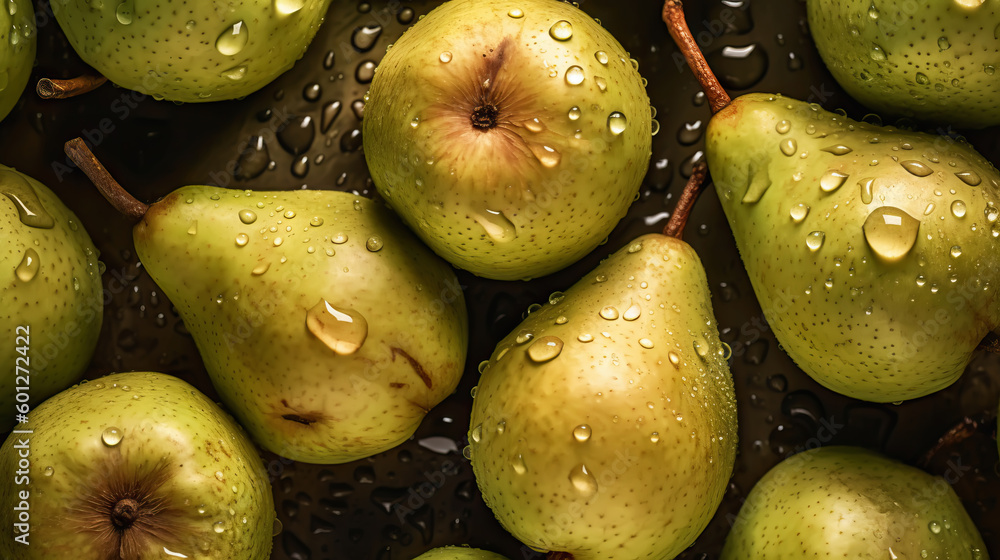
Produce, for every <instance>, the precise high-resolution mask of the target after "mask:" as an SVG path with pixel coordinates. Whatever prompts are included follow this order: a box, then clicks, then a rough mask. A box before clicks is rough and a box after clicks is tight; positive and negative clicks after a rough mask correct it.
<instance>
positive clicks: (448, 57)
mask: <svg viewBox="0 0 1000 560" xmlns="http://www.w3.org/2000/svg"><path fill="white" fill-rule="evenodd" d="M438 60H440V61H441V62H443V63H444V64H448V63H449V62H451V52H450V51H444V52H443V53H441V54H440V55H439V56H438Z"/></svg>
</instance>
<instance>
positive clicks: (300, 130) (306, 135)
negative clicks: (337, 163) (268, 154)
mask: <svg viewBox="0 0 1000 560" xmlns="http://www.w3.org/2000/svg"><path fill="white" fill-rule="evenodd" d="M275 137H277V139H278V143H279V144H281V147H282V148H284V149H285V151H286V152H288V153H290V154H292V155H293V156H297V155H300V154H303V153H305V152H306V151H307V150H309V147H310V146H312V143H313V140H314V139H315V138H316V124H315V123H314V122H313V119H312V117H309V116H305V117H291V118H289V119H288V120H287V121H285V122H284V123H282V124H281V126H280V127H279V128H278V131H277V133H276V134H275Z"/></svg>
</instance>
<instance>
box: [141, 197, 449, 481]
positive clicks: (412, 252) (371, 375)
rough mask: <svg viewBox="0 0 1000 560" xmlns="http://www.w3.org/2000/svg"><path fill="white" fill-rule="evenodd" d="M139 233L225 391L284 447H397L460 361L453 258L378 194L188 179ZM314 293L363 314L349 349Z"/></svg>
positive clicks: (259, 430)
mask: <svg viewBox="0 0 1000 560" xmlns="http://www.w3.org/2000/svg"><path fill="white" fill-rule="evenodd" d="M189 201H190V202H189ZM245 210H247V211H252V212H253V213H254V214H255V218H254V220H252V223H251V224H246V223H244V222H243V220H242V219H241V212H243V211H245ZM290 216H291V217H290ZM320 222H321V225H318V226H314V225H312V224H315V223H320ZM272 230H273V231H272ZM192 232H193V233H192ZM241 234H243V235H245V236H246V238H245V245H244V246H240V245H238V243H237V239H238V238H239V239H244V238H242V237H240V236H241ZM342 236H346V241H344V242H342V243H338V241H341V240H342ZM134 239H135V245H136V251H137V254H138V255H139V257H140V259H141V260H142V263H143V265H144V266H145V267H146V269H147V270H148V271H149V274H150V275H151V276H152V277H153V279H154V280H155V281H156V283H157V284H158V285H159V286H160V287H161V288H162V289H163V292H164V294H166V295H167V297H169V298H170V300H171V301H172V302H173V304H174V305H175V306H176V307H177V309H178V311H179V312H180V314H181V318H182V319H183V320H184V324H185V326H186V327H187V328H188V330H190V332H191V335H192V337H194V340H195V343H196V344H197V346H198V350H199V352H200V354H201V356H202V359H203V360H204V361H205V367H206V369H207V370H208V373H209V375H210V376H211V378H212V383H213V385H214V386H215V388H216V390H218V392H219V395H220V396H221V398H222V400H223V402H224V403H225V404H226V405H227V406H228V408H229V409H230V410H231V411H232V412H233V414H234V415H235V416H236V417H237V418H238V419H239V420H240V423H241V424H242V425H243V426H244V427H246V429H247V431H249V432H250V434H251V436H253V438H254V440H255V441H256V442H257V443H258V444H259V445H261V446H262V447H264V448H266V449H268V450H270V451H273V452H275V453H277V454H279V455H282V456H285V457H288V458H290V459H294V460H296V461H303V462H307V463H324V464H331V463H344V462H348V461H352V460H355V459H360V458H362V457H367V456H370V455H374V454H375V453H378V452H381V451H385V450H387V449H390V448H392V447H394V446H396V445H397V444H399V443H401V442H402V441H404V440H405V439H406V438H408V437H409V436H410V435H411V434H412V433H413V432H414V430H416V428H417V426H418V425H419V424H420V421H421V420H422V419H423V417H424V415H425V414H426V413H427V411H428V410H430V409H431V408H432V407H433V406H434V405H436V404H437V403H439V402H440V401H441V400H443V399H444V398H445V397H446V396H448V395H449V394H451V393H452V392H453V391H454V389H455V387H456V385H457V384H458V381H459V378H460V377H461V375H462V371H463V369H464V366H465V354H466V346H467V337H468V334H467V318H466V312H465V302H464V299H463V296H462V291H461V286H459V284H458V282H457V280H456V278H455V274H454V272H453V271H452V268H451V267H450V266H448V265H447V263H445V262H444V261H442V260H440V259H438V258H437V257H435V256H434V254H433V253H431V252H430V251H429V250H428V249H427V248H426V247H424V246H423V245H422V244H420V242H419V241H417V240H416V239H415V238H414V237H413V236H412V235H411V234H410V232H408V231H407V230H406V229H405V228H404V227H403V226H402V224H400V223H399V222H398V220H397V219H396V217H395V216H393V215H392V213H391V212H389V211H388V210H387V209H385V208H384V207H383V206H382V205H380V204H377V203H375V202H372V201H371V200H368V199H364V198H360V197H357V196H354V195H351V194H349V193H339V192H324V191H308V190H305V191H292V192H272V193H268V192H251V193H249V194H247V191H234V190H228V189H221V188H216V187H206V186H189V187H183V188H181V189H178V190H176V191H174V192H173V193H171V194H169V195H167V196H166V197H165V198H164V199H163V200H161V201H159V202H157V203H155V204H153V205H152V206H151V207H150V209H149V211H148V212H147V213H146V215H145V217H144V218H143V220H142V221H141V222H139V224H137V225H136V227H135V230H134ZM376 241H377V242H379V243H380V245H379V247H378V250H370V249H369V248H368V245H369V244H373V243H375V242H376ZM375 246H376V245H372V247H375ZM330 255H332V256H330ZM255 271H256V272H255ZM323 301H326V302H327V303H329V304H330V305H332V306H333V307H334V308H336V309H337V310H340V311H341V312H344V313H354V314H355V315H360V316H361V317H363V318H364V319H365V320H366V321H367V325H368V327H367V328H368V331H367V338H364V339H363V344H362V345H361V347H360V348H359V349H357V351H355V352H353V353H349V354H338V353H336V352H335V351H334V350H333V349H331V347H330V346H328V345H327V344H326V343H324V342H323V341H322V340H321V339H320V338H318V337H317V336H316V335H315V334H314V331H312V330H311V329H310V328H309V327H308V326H307V314H308V312H309V310H310V309H312V308H314V307H316V306H317V305H318V304H320V303H321V302H323Z"/></svg>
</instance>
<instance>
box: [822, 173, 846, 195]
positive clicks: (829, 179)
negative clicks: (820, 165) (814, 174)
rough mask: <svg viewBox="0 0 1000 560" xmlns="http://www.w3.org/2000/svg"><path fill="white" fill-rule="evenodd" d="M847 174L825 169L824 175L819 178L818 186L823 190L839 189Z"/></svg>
mask: <svg viewBox="0 0 1000 560" xmlns="http://www.w3.org/2000/svg"><path fill="white" fill-rule="evenodd" d="M848 177H849V175H847V174H846V173H841V172H839V171H827V172H826V175H823V177H822V178H821V179H820V180H819V188H821V189H823V192H833V191H835V190H837V189H839V188H840V187H841V186H842V185H843V184H844V182H845V181H847V178H848Z"/></svg>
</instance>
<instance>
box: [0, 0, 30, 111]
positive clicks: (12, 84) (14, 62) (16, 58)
mask: <svg viewBox="0 0 1000 560" xmlns="http://www.w3.org/2000/svg"><path fill="white" fill-rule="evenodd" d="M6 3H7V6H8V8H9V9H4V10H0V119H3V118H4V117H6V116H7V114H8V113H10V111H11V109H13V108H14V104H15V103H17V100H18V99H19V98H20V97H21V92H23V91H24V86H26V85H27V84H28V78H29V77H30V76H31V68H32V67H33V66H34V63H35V50H36V48H37V44H36V43H37V40H36V38H35V36H36V33H35V31H36V30H35V12H34V9H33V8H32V2H31V1H30V0H13V1H11V0H8V1H7V2H6ZM11 9H13V10H14V13H13V15H11Z"/></svg>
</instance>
